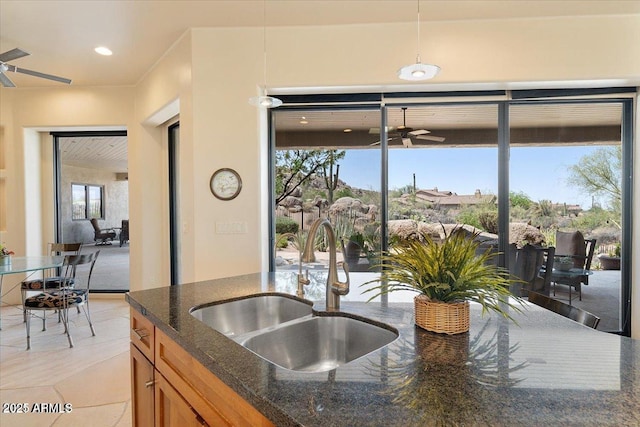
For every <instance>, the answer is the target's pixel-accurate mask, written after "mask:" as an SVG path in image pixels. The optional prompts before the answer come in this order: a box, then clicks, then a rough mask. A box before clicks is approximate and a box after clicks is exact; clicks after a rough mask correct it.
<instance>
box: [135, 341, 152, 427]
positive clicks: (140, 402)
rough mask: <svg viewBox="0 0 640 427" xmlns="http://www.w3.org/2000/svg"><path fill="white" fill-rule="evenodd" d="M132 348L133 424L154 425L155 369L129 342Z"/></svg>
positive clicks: (141, 425) (137, 425) (142, 426)
mask: <svg viewBox="0 0 640 427" xmlns="http://www.w3.org/2000/svg"><path fill="white" fill-rule="evenodd" d="M129 347H130V349H131V403H132V405H133V410H132V414H133V426H134V427H147V426H152V425H153V417H154V412H153V407H154V405H153V400H154V398H155V396H154V393H153V389H154V369H153V365H152V364H151V362H149V361H148V360H147V358H146V357H144V355H143V354H142V353H141V352H140V350H138V348H137V347H136V346H135V345H133V343H130V344H129Z"/></svg>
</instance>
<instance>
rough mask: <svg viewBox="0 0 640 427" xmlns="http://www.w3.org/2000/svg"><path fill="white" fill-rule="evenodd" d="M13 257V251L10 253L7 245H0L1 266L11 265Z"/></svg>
mask: <svg viewBox="0 0 640 427" xmlns="http://www.w3.org/2000/svg"><path fill="white" fill-rule="evenodd" d="M11 255H13V251H10V250H9V249H8V248H7V247H6V246H5V245H3V244H2V243H0V265H9V264H11Z"/></svg>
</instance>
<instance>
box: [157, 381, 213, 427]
mask: <svg viewBox="0 0 640 427" xmlns="http://www.w3.org/2000/svg"><path fill="white" fill-rule="evenodd" d="M155 394H156V424H155V425H156V427H174V426H181V427H182V426H185V427H189V426H207V425H208V424H207V423H206V422H205V421H204V419H203V418H202V417H201V416H200V415H199V414H198V413H197V412H196V411H195V410H193V408H191V406H190V405H189V404H188V403H187V401H186V400H184V398H183V397H182V396H181V395H180V393H178V392H177V391H176V389H174V388H173V387H172V386H171V384H169V382H168V381H167V380H166V379H165V378H164V377H163V376H162V374H161V373H160V372H158V371H156V387H155Z"/></svg>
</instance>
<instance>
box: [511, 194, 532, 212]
mask: <svg viewBox="0 0 640 427" xmlns="http://www.w3.org/2000/svg"><path fill="white" fill-rule="evenodd" d="M509 203H510V204H511V207H517V206H520V207H522V208H524V209H529V208H530V207H531V205H533V201H532V200H531V198H530V197H529V196H527V195H526V194H525V193H524V192H522V191H519V192H517V193H516V192H515V191H511V192H510V193H509Z"/></svg>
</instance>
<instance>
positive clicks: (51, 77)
mask: <svg viewBox="0 0 640 427" xmlns="http://www.w3.org/2000/svg"><path fill="white" fill-rule="evenodd" d="M8 67H9V71H13V72H15V73H22V74H28V75H30V76H34V77H40V78H43V79H48V80H54V81H56V82H60V83H66V84H71V79H67V78H64V77H58V76H54V75H53V74H45V73H41V72H39V71H33V70H27V69H26V68H18V67H16V66H14V65H8Z"/></svg>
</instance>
